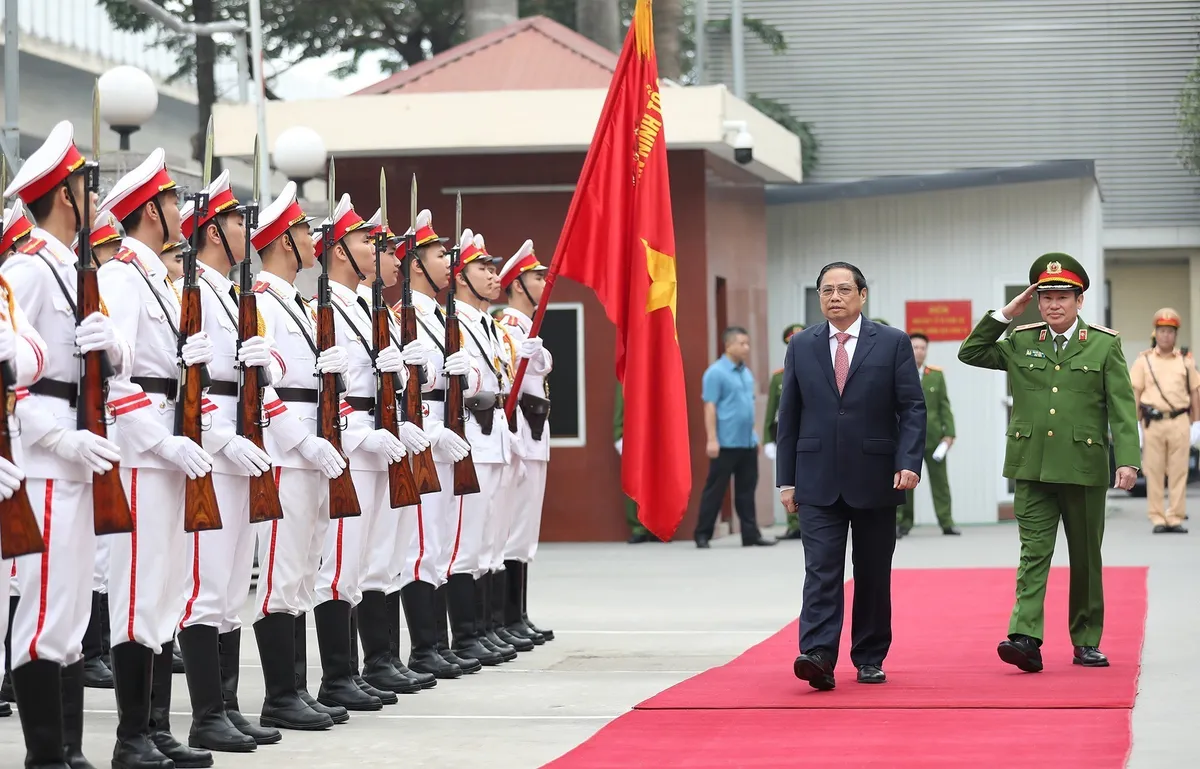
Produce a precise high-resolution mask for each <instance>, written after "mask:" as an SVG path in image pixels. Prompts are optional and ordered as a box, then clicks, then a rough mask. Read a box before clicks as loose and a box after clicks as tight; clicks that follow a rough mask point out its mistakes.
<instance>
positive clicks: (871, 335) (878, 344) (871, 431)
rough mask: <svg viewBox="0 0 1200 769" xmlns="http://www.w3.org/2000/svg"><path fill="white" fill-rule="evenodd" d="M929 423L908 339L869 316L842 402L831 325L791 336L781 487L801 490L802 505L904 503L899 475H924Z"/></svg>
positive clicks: (779, 460)
mask: <svg viewBox="0 0 1200 769" xmlns="http://www.w3.org/2000/svg"><path fill="white" fill-rule="evenodd" d="M925 422H926V420H925V395H924V393H923V392H922V390H921V378H920V376H918V374H917V364H916V361H915V360H914V358H913V352H912V343H911V342H910V341H909V338H908V335H907V334H905V333H904V332H903V331H900V330H899V329H895V328H891V327H890V326H883V325H880V324H878V323H873V322H871V321H870V320H869V319H867V318H865V317H864V318H863V319H862V329H861V332H860V334H859V338H858V342H857V345H856V347H855V350H854V358H853V359H852V360H851V361H850V375H849V377H848V378H847V379H846V386H845V390H844V392H843V393H841V394H840V395H839V394H838V391H837V380H836V379H834V376H833V359H832V357H831V356H830V354H829V323H828V322H826V323H820V324H817V325H815V326H812V327H810V328H808V329H806V330H805V331H802V332H801V333H799V334H796V335H795V336H793V337H792V340H791V342H789V343H788V349H787V357H786V358H785V359H784V364H783V394H782V396H781V397H780V401H779V429H778V432H777V433H776V449H777V454H776V467H775V473H776V484H775V485H776V486H795V487H796V502H797V504H801V505H816V506H819V507H827V506H830V505H832V504H834V502H836V501H837V499H838V497H841V498H842V499H844V500H845V502H846V504H848V505H850V506H851V507H855V508H861V509H869V508H879V507H893V506H896V505H900V504H903V502H904V492H903V491H897V490H896V489H894V488H893V487H892V486H893V483H894V476H895V474H896V472H897V471H899V470H911V471H913V472H914V473H916V474H917V475H920V474H921V460H922V458H923V456H924V452H925V426H926V425H925Z"/></svg>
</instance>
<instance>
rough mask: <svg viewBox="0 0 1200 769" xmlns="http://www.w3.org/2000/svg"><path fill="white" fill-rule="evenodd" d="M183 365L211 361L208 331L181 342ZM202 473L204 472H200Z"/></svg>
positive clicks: (210, 341)
mask: <svg viewBox="0 0 1200 769" xmlns="http://www.w3.org/2000/svg"><path fill="white" fill-rule="evenodd" d="M182 356H183V365H185V366H197V365H201V364H206V363H212V359H213V346H212V340H211V339H209V338H208V333H207V332H205V331H201V332H200V333H199V334H192V335H191V336H189V337H188V339H187V341H186V342H184V343H183V353H182ZM200 474H201V475H204V473H200Z"/></svg>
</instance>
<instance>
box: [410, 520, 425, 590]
mask: <svg viewBox="0 0 1200 769" xmlns="http://www.w3.org/2000/svg"><path fill="white" fill-rule="evenodd" d="M424 558H425V516H424V513H423V512H422V510H421V503H420V502H418V503H417V563H416V565H415V566H413V579H415V580H417V581H418V582H419V581H420V580H421V560H422V559H424Z"/></svg>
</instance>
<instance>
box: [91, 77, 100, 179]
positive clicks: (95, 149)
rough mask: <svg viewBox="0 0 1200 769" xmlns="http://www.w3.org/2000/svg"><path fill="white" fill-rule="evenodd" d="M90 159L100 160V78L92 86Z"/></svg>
mask: <svg viewBox="0 0 1200 769" xmlns="http://www.w3.org/2000/svg"><path fill="white" fill-rule="evenodd" d="M92 160H95V161H96V162H97V163H99V162H100V78H96V82H95V84H94V85H93V86H92Z"/></svg>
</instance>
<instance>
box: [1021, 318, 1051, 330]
mask: <svg viewBox="0 0 1200 769" xmlns="http://www.w3.org/2000/svg"><path fill="white" fill-rule="evenodd" d="M1045 325H1048V324H1047V323H1046V321H1044V320H1039V321H1038V322H1037V323H1026V324H1025V325H1024V326H1017V327H1016V328H1014V329H1013V331H1028V330H1029V329H1031V328H1041V327H1042V326H1045Z"/></svg>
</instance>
